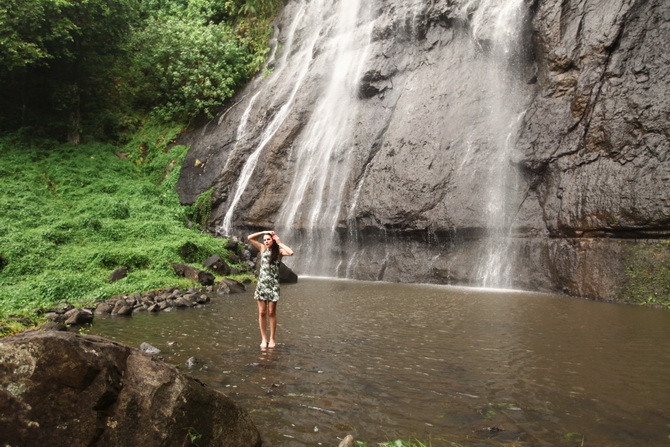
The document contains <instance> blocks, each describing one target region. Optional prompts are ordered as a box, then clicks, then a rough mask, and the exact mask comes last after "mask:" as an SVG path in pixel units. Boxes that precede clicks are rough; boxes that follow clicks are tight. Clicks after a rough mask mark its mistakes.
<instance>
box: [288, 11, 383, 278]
mask: <svg viewBox="0 0 670 447" xmlns="http://www.w3.org/2000/svg"><path fill="white" fill-rule="evenodd" d="M365 3H366V2H363V1H362V0H341V1H340V2H339V5H337V10H336V11H335V17H336V21H335V23H334V24H333V25H332V31H331V32H332V35H331V37H330V38H329V39H328V40H327V42H324V48H323V54H322V55H321V57H322V58H323V59H324V60H325V61H326V62H325V64H326V65H327V66H328V67H329V68H330V70H331V72H330V73H329V75H328V78H327V79H325V80H324V81H323V82H324V84H325V86H324V88H323V94H322V95H320V98H319V101H318V103H317V104H315V108H314V111H313V113H312V114H311V116H310V119H309V121H308V122H307V123H306V126H305V128H304V130H303V132H302V134H301V135H300V137H299V138H298V139H297V140H296V141H295V142H294V145H293V150H292V153H291V157H290V161H291V162H292V163H293V164H294V166H295V169H294V175H293V179H292V181H291V184H290V189H289V192H288V195H287V197H286V200H285V201H284V202H283V206H282V208H281V209H280V211H279V215H278V218H277V221H278V222H279V223H280V225H281V226H282V227H283V228H286V229H289V230H293V229H296V228H300V229H301V231H300V232H299V233H294V234H293V235H292V236H293V238H294V239H297V240H301V241H302V243H301V246H300V248H301V253H303V256H304V257H303V262H304V264H302V265H301V270H302V271H306V272H308V273H309V274H314V275H331V276H332V275H333V274H334V272H335V270H336V267H337V264H338V260H337V259H336V257H335V258H333V257H331V256H329V253H330V251H331V250H332V247H335V246H337V245H339V241H338V240H337V226H338V222H339V221H340V220H341V219H342V217H341V213H342V212H343V209H342V207H343V205H344V204H345V203H346V202H347V198H348V191H349V190H350V185H349V175H350V172H351V161H352V158H353V157H351V156H350V153H351V145H352V135H353V132H352V130H353V125H354V122H355V120H356V118H357V110H358V108H357V102H358V82H359V80H360V77H361V75H362V72H363V68H364V66H365V63H366V62H367V55H368V49H369V42H370V34H371V31H372V24H373V22H372V21H371V20H370V18H368V17H366V16H367V12H368V8H367V7H366V6H365ZM315 259H318V260H319V262H318V263H314V262H310V261H309V260H312V261H313V260H315Z"/></svg>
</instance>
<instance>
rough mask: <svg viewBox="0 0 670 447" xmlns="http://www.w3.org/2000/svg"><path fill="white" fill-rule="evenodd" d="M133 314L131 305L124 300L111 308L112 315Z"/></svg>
mask: <svg viewBox="0 0 670 447" xmlns="http://www.w3.org/2000/svg"><path fill="white" fill-rule="evenodd" d="M132 314H133V307H132V306H130V305H128V304H127V303H126V302H125V301H120V302H118V303H117V304H116V305H115V306H114V309H113V310H112V315H118V316H130V315H132Z"/></svg>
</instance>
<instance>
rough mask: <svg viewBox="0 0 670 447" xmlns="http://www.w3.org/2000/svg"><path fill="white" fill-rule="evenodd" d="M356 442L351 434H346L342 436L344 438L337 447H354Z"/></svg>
mask: <svg viewBox="0 0 670 447" xmlns="http://www.w3.org/2000/svg"><path fill="white" fill-rule="evenodd" d="M357 445H358V443H357V442H356V440H355V439H354V437H353V436H351V435H347V436H345V437H344V439H343V440H342V441H341V442H340V444H339V445H338V446H337V447H356V446H357Z"/></svg>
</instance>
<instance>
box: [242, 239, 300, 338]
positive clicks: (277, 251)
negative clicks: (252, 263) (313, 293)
mask: <svg viewBox="0 0 670 447" xmlns="http://www.w3.org/2000/svg"><path fill="white" fill-rule="evenodd" d="M260 235H263V243H262V244H261V243H260V242H258V240H257V238H258V237H259V236H260ZM247 239H249V242H251V244H252V245H253V246H254V247H256V248H257V249H258V250H259V251H260V252H261V268H260V271H259V273H258V284H257V285H256V292H255V293H254V298H255V299H256V300H257V302H258V325H259V326H260V329H261V349H265V348H266V347H268V348H274V347H275V345H276V342H275V332H276V330H277V301H278V300H279V262H280V261H281V258H282V257H284V256H293V250H291V248H290V247H289V246H288V245H285V244H282V243H281V241H280V240H279V236H277V235H276V234H275V232H274V231H259V232H258V233H253V234H250V235H249V236H247ZM268 316H269V317H270V338H269V339H268V336H267V320H268Z"/></svg>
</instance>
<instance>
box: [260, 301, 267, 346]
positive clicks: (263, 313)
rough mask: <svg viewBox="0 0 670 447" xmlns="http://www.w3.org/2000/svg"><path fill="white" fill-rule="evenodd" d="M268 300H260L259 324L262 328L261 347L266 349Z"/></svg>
mask: <svg viewBox="0 0 670 447" xmlns="http://www.w3.org/2000/svg"><path fill="white" fill-rule="evenodd" d="M267 304H268V303H267V301H263V300H258V326H259V328H260V330H261V349H265V348H266V347H267V345H268V336H267V333H266V327H267V322H268V318H267V308H268V305H267Z"/></svg>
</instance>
